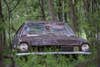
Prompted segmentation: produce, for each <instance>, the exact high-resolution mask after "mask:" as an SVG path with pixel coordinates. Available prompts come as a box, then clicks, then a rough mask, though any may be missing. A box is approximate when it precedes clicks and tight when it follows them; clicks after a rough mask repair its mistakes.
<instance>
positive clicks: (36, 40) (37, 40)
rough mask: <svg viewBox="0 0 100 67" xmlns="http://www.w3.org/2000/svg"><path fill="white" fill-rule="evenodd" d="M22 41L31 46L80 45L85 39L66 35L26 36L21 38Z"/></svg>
mask: <svg viewBox="0 0 100 67" xmlns="http://www.w3.org/2000/svg"><path fill="white" fill-rule="evenodd" d="M21 38H22V41H25V42H27V41H28V42H31V43H32V45H81V44H82V42H85V41H86V40H85V39H82V38H78V37H75V36H66V35H54V34H48V35H27V36H23V37H21Z"/></svg>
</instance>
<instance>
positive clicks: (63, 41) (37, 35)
mask: <svg viewBox="0 0 100 67" xmlns="http://www.w3.org/2000/svg"><path fill="white" fill-rule="evenodd" d="M21 43H27V44H28V46H52V47H53V46H59V47H60V49H61V50H72V51H73V48H74V47H75V46H77V47H79V51H81V46H82V44H88V42H87V41H86V40H85V39H83V38H79V37H76V36H75V34H74V32H73V30H72V29H71V28H70V27H69V25H68V24H66V23H62V22H46V21H45V22H44V21H40V22H32V21H28V22H26V23H24V24H23V25H22V26H21V27H20V28H19V30H18V32H17V33H16V34H15V37H14V39H13V47H14V48H15V49H17V45H20V44H21Z"/></svg>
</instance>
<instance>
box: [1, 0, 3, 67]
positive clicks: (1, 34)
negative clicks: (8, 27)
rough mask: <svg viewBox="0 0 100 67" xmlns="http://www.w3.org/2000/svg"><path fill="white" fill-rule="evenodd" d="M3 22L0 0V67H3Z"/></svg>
mask: <svg viewBox="0 0 100 67" xmlns="http://www.w3.org/2000/svg"><path fill="white" fill-rule="evenodd" d="M3 21H4V19H3V14H2V4H1V0H0V67H4V63H3V55H2V51H3V46H4V34H3V33H4V29H3ZM2 29H3V30H2Z"/></svg>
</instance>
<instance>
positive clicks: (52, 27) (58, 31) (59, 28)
mask: <svg viewBox="0 0 100 67" xmlns="http://www.w3.org/2000/svg"><path fill="white" fill-rule="evenodd" d="M48 33H53V34H55V35H67V36H73V35H75V34H74V32H73V31H72V29H71V28H70V27H69V25H67V24H63V25H59V24H43V23H28V24H26V25H25V26H24V30H23V34H48Z"/></svg>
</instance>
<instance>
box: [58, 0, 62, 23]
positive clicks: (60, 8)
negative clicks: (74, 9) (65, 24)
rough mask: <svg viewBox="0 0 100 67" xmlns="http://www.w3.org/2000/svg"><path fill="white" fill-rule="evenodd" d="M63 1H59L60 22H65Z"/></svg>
mask: <svg viewBox="0 0 100 67" xmlns="http://www.w3.org/2000/svg"><path fill="white" fill-rule="evenodd" d="M62 4H63V1H62V0H58V18H59V21H63V16H62V10H63V5H62Z"/></svg>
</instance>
